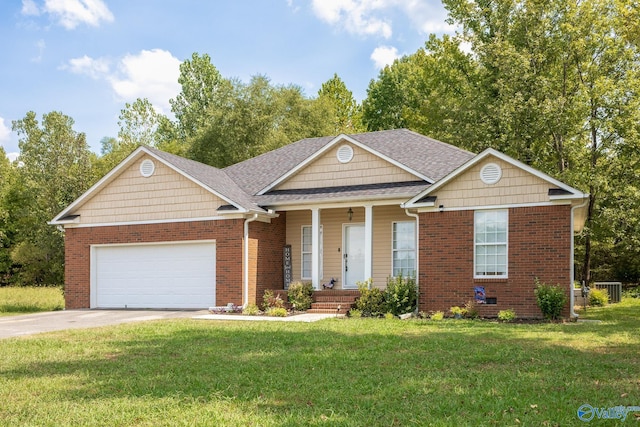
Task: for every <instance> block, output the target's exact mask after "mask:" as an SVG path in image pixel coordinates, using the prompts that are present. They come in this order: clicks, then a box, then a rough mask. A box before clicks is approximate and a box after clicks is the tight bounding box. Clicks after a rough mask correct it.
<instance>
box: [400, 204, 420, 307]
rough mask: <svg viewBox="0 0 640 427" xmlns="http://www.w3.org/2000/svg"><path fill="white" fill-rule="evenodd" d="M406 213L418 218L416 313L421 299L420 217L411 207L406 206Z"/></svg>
mask: <svg viewBox="0 0 640 427" xmlns="http://www.w3.org/2000/svg"><path fill="white" fill-rule="evenodd" d="M404 213H405V214H406V215H407V216H410V217H413V218H415V219H416V286H417V287H418V289H416V296H417V301H416V311H415V312H416V313H417V312H418V311H419V301H420V283H419V282H418V272H419V268H420V237H419V236H420V217H419V216H418V214H417V213H411V212H409V209H407V208H405V209H404Z"/></svg>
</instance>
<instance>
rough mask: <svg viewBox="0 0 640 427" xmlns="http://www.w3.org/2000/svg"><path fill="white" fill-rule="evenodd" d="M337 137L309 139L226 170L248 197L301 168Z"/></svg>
mask: <svg viewBox="0 0 640 427" xmlns="http://www.w3.org/2000/svg"><path fill="white" fill-rule="evenodd" d="M334 138H335V136H324V137H320V138H306V139H301V140H300V141H297V142H294V143H291V144H289V145H285V146H284V147H282V148H278V149H277V150H273V151H269V152H268V153H264V154H261V155H259V156H257V157H253V158H251V159H249V160H245V161H243V162H240V163H236V164H235V165H231V166H228V167H226V168H225V169H223V170H224V171H225V172H226V173H227V175H229V176H230V177H231V179H233V180H234V181H235V182H237V183H238V185H240V187H242V188H243V189H244V190H245V191H246V192H247V193H249V194H257V193H258V192H259V191H260V190H262V189H263V188H265V187H266V186H268V185H269V184H271V183H272V182H274V181H275V180H277V179H278V178H280V177H281V176H282V175H284V174H286V173H287V172H289V171H290V170H291V169H293V168H295V167H296V166H298V165H299V164H300V163H301V162H302V161H304V160H305V159H306V158H308V157H310V156H312V155H314V154H315V153H316V152H317V151H318V150H320V149H321V148H322V147H324V146H325V145H327V144H328V143H329V142H331V141H332V140H333V139H334Z"/></svg>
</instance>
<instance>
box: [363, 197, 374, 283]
mask: <svg viewBox="0 0 640 427" xmlns="http://www.w3.org/2000/svg"><path fill="white" fill-rule="evenodd" d="M370 277H373V206H372V205H364V280H368V279H369V278H370Z"/></svg>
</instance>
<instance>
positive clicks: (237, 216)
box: [65, 214, 245, 228]
mask: <svg viewBox="0 0 640 427" xmlns="http://www.w3.org/2000/svg"><path fill="white" fill-rule="evenodd" d="M243 218H245V215H243V214H235V215H225V216H221V215H219V216H209V217H198V218H177V219H176V218H174V219H152V220H142V221H122V222H100V223H94V224H82V223H80V224H66V227H65V228H87V227H112V226H120V225H148V224H167V223H172V222H197V221H225V220H228V219H243Z"/></svg>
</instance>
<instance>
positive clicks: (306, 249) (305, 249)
mask: <svg viewBox="0 0 640 427" xmlns="http://www.w3.org/2000/svg"><path fill="white" fill-rule="evenodd" d="M311 230H312V227H311V226H310V225H303V226H302V255H301V257H300V259H301V260H302V269H301V279H307V280H311V278H312V277H311V275H312V273H311V268H312V261H311V259H312V258H311V257H312V256H313V255H312V254H313V245H312V241H313V240H312V239H313V236H312V234H311V233H312V231H311ZM322 261H323V260H322V225H321V226H320V278H321V279H322V276H323V274H322V264H323V262H322Z"/></svg>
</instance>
